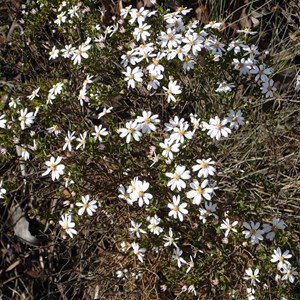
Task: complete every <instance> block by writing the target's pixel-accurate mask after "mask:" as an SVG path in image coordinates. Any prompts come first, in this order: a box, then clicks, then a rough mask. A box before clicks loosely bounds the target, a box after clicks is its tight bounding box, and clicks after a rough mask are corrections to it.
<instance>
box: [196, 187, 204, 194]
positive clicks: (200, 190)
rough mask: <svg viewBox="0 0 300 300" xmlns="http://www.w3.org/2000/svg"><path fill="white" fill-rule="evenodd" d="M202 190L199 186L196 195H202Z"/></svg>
mask: <svg viewBox="0 0 300 300" xmlns="http://www.w3.org/2000/svg"><path fill="white" fill-rule="evenodd" d="M202 191H203V190H202V188H201V187H200V186H199V187H198V188H197V189H196V192H197V193H198V194H202Z"/></svg>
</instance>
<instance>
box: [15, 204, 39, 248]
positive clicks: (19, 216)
mask: <svg viewBox="0 0 300 300" xmlns="http://www.w3.org/2000/svg"><path fill="white" fill-rule="evenodd" d="M11 222H12V225H13V228H14V233H15V235H16V236H18V237H19V238H21V239H22V240H23V241H25V242H27V243H28V244H30V245H32V246H38V245H40V241H39V240H38V239H37V238H36V237H35V236H33V235H32V234H31V233H30V231H29V222H28V221H27V219H26V216H25V213H24V212H23V211H22V209H21V208H20V207H12V209H11Z"/></svg>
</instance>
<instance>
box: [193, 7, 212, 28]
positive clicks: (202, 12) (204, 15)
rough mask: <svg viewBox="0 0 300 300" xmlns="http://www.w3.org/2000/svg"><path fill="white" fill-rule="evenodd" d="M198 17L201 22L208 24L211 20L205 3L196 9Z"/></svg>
mask: <svg viewBox="0 0 300 300" xmlns="http://www.w3.org/2000/svg"><path fill="white" fill-rule="evenodd" d="M195 12H196V19H197V20H199V21H200V22H202V23H204V24H207V23H208V22H209V16H208V11H207V9H206V7H205V6H204V5H199V6H198V7H197V8H196V10H195Z"/></svg>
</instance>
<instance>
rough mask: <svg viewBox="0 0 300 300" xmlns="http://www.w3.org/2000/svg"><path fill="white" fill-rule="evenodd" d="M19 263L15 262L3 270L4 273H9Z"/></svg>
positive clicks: (18, 261)
mask: <svg viewBox="0 0 300 300" xmlns="http://www.w3.org/2000/svg"><path fill="white" fill-rule="evenodd" d="M20 262H21V260H20V259H18V260H16V261H15V262H14V263H12V264H11V265H10V266H9V267H8V268H7V269H6V270H5V272H9V271H11V270H13V269H14V268H15V267H17V266H18V265H19V264H20Z"/></svg>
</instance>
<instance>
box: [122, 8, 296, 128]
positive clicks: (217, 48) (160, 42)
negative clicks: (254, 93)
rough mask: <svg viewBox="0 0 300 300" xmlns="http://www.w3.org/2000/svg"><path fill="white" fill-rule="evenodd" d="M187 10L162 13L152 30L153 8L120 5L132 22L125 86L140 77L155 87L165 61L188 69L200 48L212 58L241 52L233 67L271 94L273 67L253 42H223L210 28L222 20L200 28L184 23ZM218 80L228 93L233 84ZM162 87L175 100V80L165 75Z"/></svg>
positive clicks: (177, 91) (178, 90)
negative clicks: (158, 25) (161, 22)
mask: <svg viewBox="0 0 300 300" xmlns="http://www.w3.org/2000/svg"><path fill="white" fill-rule="evenodd" d="M190 11H191V9H187V8H183V9H177V10H176V11H175V12H173V13H167V14H165V15H164V22H165V23H164V24H165V27H166V31H160V32H154V30H153V27H152V26H151V25H149V24H148V23H147V21H148V20H149V19H150V18H151V17H152V16H156V15H157V11H155V10H153V11H150V10H147V9H145V8H144V7H142V8H140V9H139V10H137V9H135V8H132V7H131V6H128V7H126V8H123V9H122V11H121V16H122V17H123V18H124V19H129V24H131V25H136V27H135V28H134V29H133V33H132V36H133V43H132V44H131V45H132V47H131V49H129V50H128V51H127V52H126V53H125V54H123V55H122V57H121V58H122V62H121V63H122V65H123V67H124V68H126V71H124V72H123V74H124V75H125V81H127V84H128V87H131V88H135V87H136V84H137V83H143V81H144V78H147V79H146V85H147V89H148V90H154V91H156V90H158V89H159V87H160V86H161V81H162V80H163V79H164V78H165V79H166V75H165V70H166V63H168V62H169V61H172V60H174V59H176V60H178V61H179V62H180V63H181V64H182V69H183V70H184V72H188V71H190V70H192V69H194V65H195V63H196V58H197V56H198V55H199V54H200V53H203V51H204V50H207V51H208V52H209V53H211V54H212V56H213V61H216V62H217V61H219V60H220V58H221V57H223V56H224V55H225V54H226V53H228V54H230V52H231V51H233V52H234V54H235V55H238V56H241V58H233V59H232V66H233V69H234V70H238V71H239V74H240V75H242V76H248V77H249V76H254V80H255V81H256V82H258V83H261V88H260V89H261V92H262V94H264V95H265V97H267V98H268V97H272V96H273V95H274V92H275V91H276V88H275V86H274V81H273V79H271V78H269V76H271V75H272V72H273V70H272V68H268V67H267V66H266V64H265V63H261V62H260V61H259V60H258V57H259V55H260V53H259V51H258V48H257V46H255V45H247V44H245V43H244V42H243V41H242V40H241V39H240V38H237V39H235V40H232V41H230V42H229V44H228V46H226V45H225V44H224V43H223V42H222V41H221V40H220V38H219V37H217V36H216V35H215V31H214V30H218V31H219V30H221V27H222V23H215V22H211V23H209V24H207V25H205V26H204V28H203V29H202V30H200V29H199V24H198V21H192V22H190V23H189V24H187V25H186V24H185V23H184V16H185V15H187V14H188V13H189V12H190ZM238 32H240V33H243V34H245V35H247V34H251V35H253V34H255V32H252V31H248V30H240V31H238ZM149 40H150V41H149ZM218 84H219V86H218V88H217V89H216V92H218V93H228V92H230V91H231V90H232V88H233V87H234V85H233V84H231V83H227V82H226V81H223V82H219V83H218ZM296 86H297V85H296ZM163 90H164V92H165V94H166V96H167V98H166V100H167V102H171V101H172V102H176V101H177V99H176V95H179V94H181V93H182V89H181V87H180V85H179V84H178V80H173V79H169V81H168V86H167V87H166V86H164V87H163ZM216 121H217V120H216ZM213 125H216V124H213ZM222 125H225V124H222ZM224 132H225V131H224Z"/></svg>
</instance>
